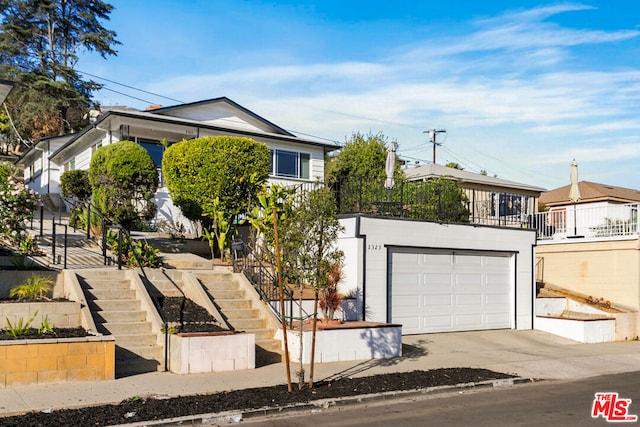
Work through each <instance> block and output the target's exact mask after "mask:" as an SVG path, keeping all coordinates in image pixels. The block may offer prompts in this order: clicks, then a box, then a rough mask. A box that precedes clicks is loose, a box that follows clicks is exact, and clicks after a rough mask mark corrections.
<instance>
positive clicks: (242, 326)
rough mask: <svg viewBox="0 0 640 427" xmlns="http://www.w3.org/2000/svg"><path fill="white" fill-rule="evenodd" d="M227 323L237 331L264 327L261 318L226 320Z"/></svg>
mask: <svg viewBox="0 0 640 427" xmlns="http://www.w3.org/2000/svg"><path fill="white" fill-rule="evenodd" d="M228 320H229V323H231V325H232V326H233V327H234V329H235V330H237V331H248V330H249V329H263V328H264V327H265V321H264V319H262V318H259V317H258V318H250V319H228Z"/></svg>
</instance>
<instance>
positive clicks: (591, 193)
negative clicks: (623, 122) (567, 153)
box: [536, 181, 640, 340]
mask: <svg viewBox="0 0 640 427" xmlns="http://www.w3.org/2000/svg"><path fill="white" fill-rule="evenodd" d="M577 186H578V189H579V192H580V198H579V199H578V200H577V201H576V203H572V202H571V201H570V200H569V191H570V187H571V186H570V185H567V186H563V187H560V188H556V189H553V190H550V191H548V192H546V193H543V194H542V195H541V196H540V203H541V204H544V205H545V206H546V207H547V208H548V211H546V212H540V213H538V214H536V217H537V219H536V221H537V223H539V224H545V227H546V231H547V232H546V233H544V234H543V235H539V236H538V245H537V247H536V270H537V272H536V275H537V280H538V281H540V282H543V283H544V284H545V285H548V286H552V287H558V288H562V289H564V290H567V291H569V292H572V293H574V294H576V295H578V296H581V297H587V298H588V297H590V298H589V299H591V300H596V301H604V302H605V303H606V304H607V305H611V306H612V307H614V308H616V309H619V310H620V311H622V312H624V313H630V314H632V316H628V318H629V319H630V320H629V321H628V322H627V323H626V324H621V323H620V322H619V320H616V339H619V340H624V339H632V338H634V337H636V336H637V335H638V333H640V317H639V316H638V313H639V312H640V235H639V233H638V232H639V230H640V224H639V217H638V210H639V209H640V191H638V190H634V189H630V188H623V187H616V186H612V185H606V184H598V183H594V182H588V181H580V182H578V183H577Z"/></svg>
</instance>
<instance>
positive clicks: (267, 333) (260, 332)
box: [242, 328, 274, 343]
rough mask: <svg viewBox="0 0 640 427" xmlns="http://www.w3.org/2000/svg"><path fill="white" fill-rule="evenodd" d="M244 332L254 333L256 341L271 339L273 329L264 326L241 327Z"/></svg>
mask: <svg viewBox="0 0 640 427" xmlns="http://www.w3.org/2000/svg"><path fill="white" fill-rule="evenodd" d="M242 330H243V331H244V332H246V333H248V334H254V335H255V336H256V343H257V342H259V341H264V340H271V339H273V335H274V331H273V329H266V328H256V329H242Z"/></svg>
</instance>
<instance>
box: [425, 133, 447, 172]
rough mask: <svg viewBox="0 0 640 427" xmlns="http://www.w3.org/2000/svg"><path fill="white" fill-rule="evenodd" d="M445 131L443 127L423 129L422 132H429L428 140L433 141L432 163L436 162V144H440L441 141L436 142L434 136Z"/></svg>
mask: <svg viewBox="0 0 640 427" xmlns="http://www.w3.org/2000/svg"><path fill="white" fill-rule="evenodd" d="M444 132H446V130H445V129H429V130H425V131H424V132H422V133H428V134H429V142H431V143H433V164H434V165H435V164H436V146H438V145H442V144H441V143H438V142H436V137H437V136H438V134H439V133H444Z"/></svg>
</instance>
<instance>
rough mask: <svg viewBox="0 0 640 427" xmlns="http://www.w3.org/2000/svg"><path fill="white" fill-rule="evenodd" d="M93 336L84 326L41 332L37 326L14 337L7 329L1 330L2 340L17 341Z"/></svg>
mask: <svg viewBox="0 0 640 427" xmlns="http://www.w3.org/2000/svg"><path fill="white" fill-rule="evenodd" d="M88 336H91V334H90V333H89V332H87V331H86V330H85V329H84V328H53V331H51V332H47V333H40V332H39V331H38V330H37V329H35V328H29V330H28V331H27V332H26V333H24V334H22V335H20V336H18V337H14V336H12V335H10V334H9V331H7V330H6V329H3V330H0V341H9V340H10V341H17V340H46V339H51V338H83V337H88Z"/></svg>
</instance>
